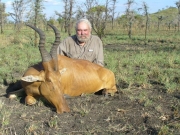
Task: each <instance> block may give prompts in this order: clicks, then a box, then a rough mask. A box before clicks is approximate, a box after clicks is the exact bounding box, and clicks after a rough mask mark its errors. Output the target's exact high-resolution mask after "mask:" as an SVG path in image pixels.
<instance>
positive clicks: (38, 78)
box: [21, 71, 45, 82]
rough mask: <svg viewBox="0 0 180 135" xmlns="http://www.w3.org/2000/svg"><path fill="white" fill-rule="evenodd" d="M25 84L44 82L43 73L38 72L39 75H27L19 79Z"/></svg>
mask: <svg viewBox="0 0 180 135" xmlns="http://www.w3.org/2000/svg"><path fill="white" fill-rule="evenodd" d="M21 80H23V81H25V82H37V81H40V82H45V72H44V71H40V73H39V75H28V76H24V77H22V78H21Z"/></svg>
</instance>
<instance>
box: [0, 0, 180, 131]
mask: <svg viewBox="0 0 180 135" xmlns="http://www.w3.org/2000/svg"><path fill="white" fill-rule="evenodd" d="M71 2H73V1H71ZM114 2H115V3H116V1H114ZM127 3H128V6H127V10H126V14H125V15H123V16H121V17H117V18H115V19H114V18H113V21H112V20H110V19H108V18H105V19H104V20H103V21H104V22H106V23H104V24H105V25H101V26H100V25H97V24H98V22H97V23H96V24H94V26H93V34H97V35H98V36H100V37H101V39H102V41H103V45H104V56H105V67H107V68H109V69H111V70H112V71H113V72H114V73H115V76H116V82H117V87H118V93H117V94H115V96H114V97H109V98H108V99H106V98H104V97H103V96H102V95H98V94H97V95H95V94H92V95H85V96H83V97H77V98H70V99H67V101H68V104H69V106H70V108H71V112H70V113H68V114H62V115H58V114H56V113H55V112H54V108H53V107H52V106H51V105H50V104H48V103H47V102H46V101H45V100H44V99H41V100H39V102H38V103H37V105H35V106H26V105H24V97H18V98H17V99H15V100H9V99H7V98H6V97H5V96H1V97H0V134H3V135H4V134H7V135H9V134H11V135H13V134H27V135H30V134H32V135H36V134H53V135H55V134H63V135H64V134H69V135H76V134H83V135H88V134H94V135H95V134H98V135H99V134H102V135H106V134H107V135H109V134H113V135H116V134H117V135H132V134H133V135H134V134H136V135H178V134H179V133H180V70H179V69H180V45H179V42H180V31H179V25H178V24H179V22H178V19H177V17H178V15H179V14H178V2H177V3H176V4H175V6H176V5H177V8H176V7H169V8H167V9H164V10H160V11H158V12H157V13H154V14H148V10H147V5H146V4H145V3H144V6H143V8H142V9H140V10H139V13H138V14H137V12H134V10H132V8H131V4H132V3H133V1H130V0H128V2H127ZM72 4H73V3H72ZM107 6H108V5H106V4H105V6H96V7H95V8H90V9H89V10H88V12H90V14H91V16H89V19H90V20H91V19H92V18H91V17H92V15H94V16H96V17H99V18H100V16H98V15H100V14H98V13H99V12H100V11H103V12H104V13H105V14H104V15H107V14H108V13H109V12H107V10H106V9H107ZM66 8H68V9H71V8H69V7H66ZM69 11H71V10H69ZM98 11H99V12H98ZM79 13H81V12H79ZM96 13H97V14H96ZM56 14H57V15H58V16H59V17H60V18H59V20H58V21H56V20H54V19H50V20H49V21H48V23H52V24H54V25H55V26H56V27H58V28H59V30H60V31H61V39H62V40H63V39H64V38H65V37H67V36H68V35H71V34H72V33H74V29H73V28H72V27H70V26H71V25H72V26H73V25H74V23H73V18H71V20H66V18H65V17H67V16H63V17H64V18H61V17H62V15H61V14H60V13H58V12H56ZM68 15H71V13H70V12H68ZM78 15H80V14H78ZM101 15H102V14H101ZM67 18H69V17H67ZM96 19H97V18H96ZM68 21H69V22H68ZM91 21H92V20H91ZM98 21H100V20H98ZM101 21H102V20H101ZM33 22H36V21H33ZM64 22H66V24H68V25H67V26H65V27H64V28H65V29H64V28H62V27H63V26H64V25H63V24H64ZM70 22H71V23H70ZM93 22H94V21H93ZM29 23H30V22H29ZM18 24H19V23H18ZM34 24H37V23H34ZM41 24H42V23H41ZM99 24H102V23H99ZM15 26H16V27H14V24H11V23H5V24H4V25H3V29H2V33H3V34H1V35H0V41H1V42H0V94H1V95H4V94H5V93H6V92H7V91H8V90H9V89H11V88H12V87H13V86H14V85H15V84H16V82H18V80H20V78H21V76H22V75H23V73H24V72H25V70H26V69H27V68H28V67H29V66H31V65H33V64H35V63H37V62H39V61H41V58H40V54H39V50H38V47H37V46H36V44H37V42H38V40H37V39H38V36H35V35H34V31H32V30H30V29H29V28H28V27H26V26H25V25H24V23H22V24H21V25H20V26H19V25H15ZM104 26H106V27H104ZM39 27H40V28H41V29H43V30H44V32H45V33H46V41H47V43H46V48H47V49H49V48H50V47H51V45H52V43H53V41H54V34H53V31H52V30H51V29H50V28H48V27H46V25H44V24H42V25H40V26H39ZM14 28H15V29H14ZM70 28H71V29H70ZM100 28H101V29H100Z"/></svg>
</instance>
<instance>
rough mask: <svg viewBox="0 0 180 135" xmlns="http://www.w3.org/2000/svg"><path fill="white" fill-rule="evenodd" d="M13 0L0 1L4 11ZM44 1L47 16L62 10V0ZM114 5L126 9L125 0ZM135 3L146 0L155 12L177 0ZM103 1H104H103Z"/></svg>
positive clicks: (121, 11)
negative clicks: (3, 4) (4, 6)
mask: <svg viewBox="0 0 180 135" xmlns="http://www.w3.org/2000/svg"><path fill="white" fill-rule="evenodd" d="M12 1H14V0H1V2H3V3H6V12H12V6H11V3H12ZM45 1H46V2H45V3H44V7H45V9H44V11H43V12H44V13H45V14H46V15H47V18H49V17H55V11H58V12H59V13H61V12H62V11H63V2H62V0H45ZM75 1H77V2H76V4H79V5H80V4H82V3H84V2H85V0H75ZM100 1H101V2H103V1H106V0H99V2H100ZM117 1H118V2H117V5H116V13H119V14H123V13H124V12H125V9H126V5H125V3H127V0H117ZM134 1H135V3H136V4H134V8H140V7H142V2H143V1H144V2H146V3H147V5H148V7H149V10H148V11H149V13H154V12H157V11H158V10H159V9H163V8H167V7H170V6H173V7H176V5H175V2H177V1H179V0H134ZM104 3H105V2H104Z"/></svg>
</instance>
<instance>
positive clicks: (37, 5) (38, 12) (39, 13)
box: [28, 0, 46, 46]
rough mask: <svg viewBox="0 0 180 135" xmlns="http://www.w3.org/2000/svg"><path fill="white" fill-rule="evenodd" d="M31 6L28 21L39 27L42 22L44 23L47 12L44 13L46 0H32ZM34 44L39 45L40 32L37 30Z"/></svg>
mask: <svg viewBox="0 0 180 135" xmlns="http://www.w3.org/2000/svg"><path fill="white" fill-rule="evenodd" d="M30 1H31V6H30V12H29V13H28V19H29V20H28V22H29V23H32V24H33V25H34V26H35V27H39V26H40V24H44V22H45V21H44V20H46V19H45V14H43V9H44V6H43V2H44V0H30ZM34 37H35V40H34V45H35V46H37V45H38V34H37V32H34Z"/></svg>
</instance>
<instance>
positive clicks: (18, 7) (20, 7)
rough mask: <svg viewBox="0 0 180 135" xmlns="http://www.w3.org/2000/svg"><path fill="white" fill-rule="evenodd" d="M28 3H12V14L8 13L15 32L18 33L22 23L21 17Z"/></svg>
mask: <svg viewBox="0 0 180 135" xmlns="http://www.w3.org/2000/svg"><path fill="white" fill-rule="evenodd" d="M28 2H29V1H26V0H15V1H14V2H12V9H13V11H14V13H9V14H10V15H11V17H12V18H13V19H14V21H15V30H16V31H18V32H19V31H20V30H21V27H22V23H23V16H24V12H25V9H26V7H27V4H28Z"/></svg>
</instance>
